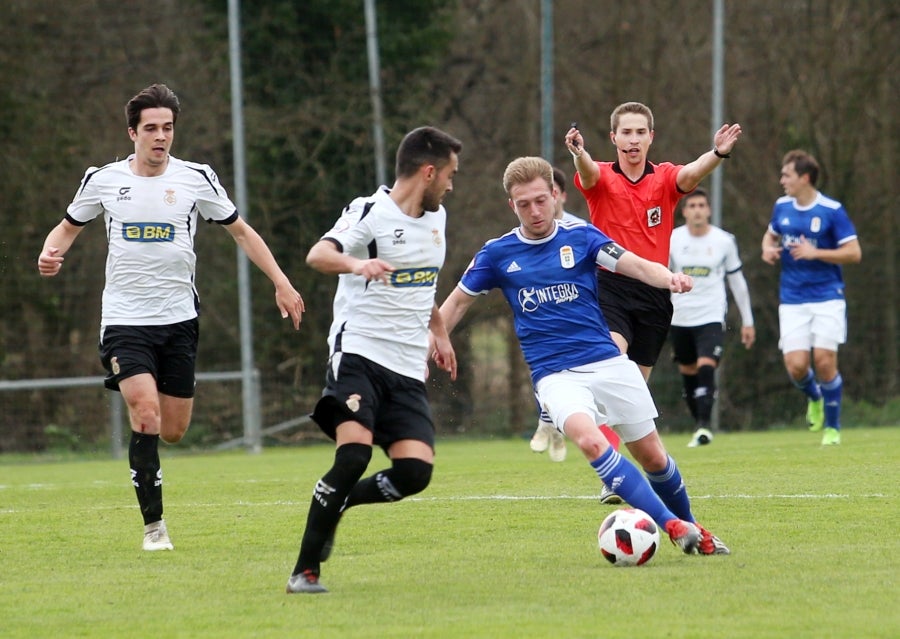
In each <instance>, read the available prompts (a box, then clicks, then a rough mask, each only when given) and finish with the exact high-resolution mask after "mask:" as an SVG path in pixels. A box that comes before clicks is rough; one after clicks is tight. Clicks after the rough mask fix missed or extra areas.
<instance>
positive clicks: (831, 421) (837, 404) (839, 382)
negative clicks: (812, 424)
mask: <svg viewBox="0 0 900 639" xmlns="http://www.w3.org/2000/svg"><path fill="white" fill-rule="evenodd" d="M819 385H820V386H821V387H822V397H824V398H825V426H827V427H828V428H837V429H838V430H840V429H841V395H842V394H843V391H844V380H843V378H842V377H841V374H840V373H838V374H837V375H835V377H834V379H833V380H831V381H830V382H820V383H819Z"/></svg>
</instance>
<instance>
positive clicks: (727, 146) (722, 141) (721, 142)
mask: <svg viewBox="0 0 900 639" xmlns="http://www.w3.org/2000/svg"><path fill="white" fill-rule="evenodd" d="M739 137H741V125H740V124H730V125H729V124H723V125H722V128H721V129H719V130H718V131H716V134H715V135H714V136H713V144H714V145H715V147H716V149H717V150H718V151H719V153H721V154H722V155H728V154H729V153H731V149H733V148H734V145H735V144H736V143H737V141H738V138H739Z"/></svg>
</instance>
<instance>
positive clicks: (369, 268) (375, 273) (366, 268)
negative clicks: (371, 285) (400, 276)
mask: <svg viewBox="0 0 900 639" xmlns="http://www.w3.org/2000/svg"><path fill="white" fill-rule="evenodd" d="M394 270H395V269H394V267H393V266H391V265H390V264H388V263H387V262H385V261H384V260H380V259H378V258H377V257H376V258H372V259H370V260H360V261H359V262H358V263H357V264H356V266H355V267H354V268H353V274H354V275H362V276H363V277H364V278H366V281H369V282H371V281H373V280H381V281H382V282H384V283H385V284H390V283H391V276H390V274H391V273H393V272H394Z"/></svg>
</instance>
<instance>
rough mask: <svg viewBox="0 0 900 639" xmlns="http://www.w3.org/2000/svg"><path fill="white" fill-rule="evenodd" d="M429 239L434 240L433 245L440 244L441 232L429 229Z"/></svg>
mask: <svg viewBox="0 0 900 639" xmlns="http://www.w3.org/2000/svg"><path fill="white" fill-rule="evenodd" d="M431 241H432V242H434V245H435V246H440V245H441V232H440V231H438V230H437V229H431Z"/></svg>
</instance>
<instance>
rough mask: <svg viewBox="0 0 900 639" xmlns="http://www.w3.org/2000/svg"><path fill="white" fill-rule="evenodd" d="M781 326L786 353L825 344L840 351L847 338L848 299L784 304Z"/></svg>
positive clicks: (781, 305) (782, 345) (806, 349)
mask: <svg viewBox="0 0 900 639" xmlns="http://www.w3.org/2000/svg"><path fill="white" fill-rule="evenodd" d="M778 327H779V332H780V333H781V339H779V340H778V346H779V347H780V348H781V352H782V353H790V352H791V351H808V350H809V349H810V348H821V349H824V350H826V351H837V349H838V345H839V344H843V343H844V342H846V341H847V302H845V301H844V300H828V301H827V302H810V303H808V304H780V305H779V306H778Z"/></svg>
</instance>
